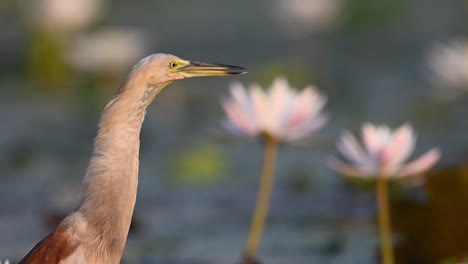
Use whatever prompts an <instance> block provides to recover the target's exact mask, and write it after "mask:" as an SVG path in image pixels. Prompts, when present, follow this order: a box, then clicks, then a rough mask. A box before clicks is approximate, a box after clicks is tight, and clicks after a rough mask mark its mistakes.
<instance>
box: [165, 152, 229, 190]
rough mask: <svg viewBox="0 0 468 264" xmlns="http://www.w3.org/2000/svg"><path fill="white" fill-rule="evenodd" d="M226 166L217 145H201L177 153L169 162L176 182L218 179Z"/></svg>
mask: <svg viewBox="0 0 468 264" xmlns="http://www.w3.org/2000/svg"><path fill="white" fill-rule="evenodd" d="M227 166H228V161H227V158H226V157H225V155H224V153H223V152H222V151H220V150H219V149H218V148H217V147H215V146H211V145H202V146H196V147H193V148H191V149H189V150H187V151H185V152H183V153H180V154H179V155H177V156H176V157H175V158H174V159H173V160H172V162H171V163H170V169H169V172H170V175H171V177H172V179H174V180H175V181H176V182H178V183H188V184H197V183H207V182H212V181H215V180H218V179H219V178H220V176H221V175H223V174H224V172H225V171H226V168H227Z"/></svg>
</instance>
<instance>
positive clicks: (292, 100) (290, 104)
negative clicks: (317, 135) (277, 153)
mask: <svg viewBox="0 0 468 264" xmlns="http://www.w3.org/2000/svg"><path fill="white" fill-rule="evenodd" d="M230 92H231V96H232V97H231V98H230V99H228V100H225V101H224V102H223V103H222V106H223V108H224V111H225V112H226V115H227V119H226V120H225V123H224V127H225V128H226V129H227V130H228V131H229V132H231V133H234V134H238V135H243V136H258V135H261V134H266V135H269V136H271V137H273V138H276V139H277V140H280V141H294V140H300V139H303V138H305V137H307V136H309V135H310V134H311V133H313V132H316V131H317V130H319V129H320V128H322V127H323V126H324V125H325V124H326V121H327V118H326V116H325V114H324V113H322V108H323V106H324V105H325V103H326V98H325V97H324V96H323V95H321V94H320V93H319V92H318V91H317V89H316V88H315V87H314V86H312V85H310V86H307V87H306V88H304V89H303V90H302V91H300V92H297V91H296V90H295V89H294V88H293V87H291V86H290V85H289V83H288V81H287V80H286V79H285V78H283V77H278V78H276V79H275V80H274V81H273V84H272V85H271V87H270V89H269V90H268V91H264V90H262V88H261V87H260V86H259V85H257V84H252V85H250V87H249V90H246V88H244V86H243V85H242V84H241V83H238V82H236V83H233V84H232V85H231V87H230Z"/></svg>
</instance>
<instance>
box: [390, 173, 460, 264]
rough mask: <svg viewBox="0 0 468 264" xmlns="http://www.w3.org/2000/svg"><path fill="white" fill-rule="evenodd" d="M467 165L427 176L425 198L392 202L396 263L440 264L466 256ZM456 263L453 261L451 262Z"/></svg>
mask: <svg viewBox="0 0 468 264" xmlns="http://www.w3.org/2000/svg"><path fill="white" fill-rule="evenodd" d="M467 190H468V166H467V165H464V166H459V167H452V168H447V169H444V170H441V171H439V172H437V173H434V174H432V175H430V177H428V178H427V181H426V191H427V193H428V199H427V201H424V202H421V201H414V200H401V201H399V202H398V203H393V204H392V221H393V223H394V229H395V232H396V233H398V234H399V235H400V236H401V242H400V243H399V244H398V245H397V247H396V248H395V250H396V254H397V258H398V260H399V261H398V263H411V264H413V263H414V264H417V263H425V264H426V263H428V264H430V263H441V262H440V261H446V262H442V263H452V262H447V260H450V259H457V260H460V259H462V258H463V257H465V256H468V221H467V219H468V192H467ZM453 263H455V262H453Z"/></svg>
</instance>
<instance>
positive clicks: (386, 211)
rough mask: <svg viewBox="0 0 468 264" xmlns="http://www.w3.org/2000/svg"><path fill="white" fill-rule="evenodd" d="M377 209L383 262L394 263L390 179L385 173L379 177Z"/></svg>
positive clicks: (386, 263) (384, 263) (383, 263)
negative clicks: (389, 195)
mask: <svg viewBox="0 0 468 264" xmlns="http://www.w3.org/2000/svg"><path fill="white" fill-rule="evenodd" d="M376 188H377V210H378V219H379V229H380V243H381V245H380V246H381V257H382V264H393V263H394V257H393V245H392V226H391V223H390V208H389V200H388V179H387V177H385V175H379V176H378V177H377V187H376Z"/></svg>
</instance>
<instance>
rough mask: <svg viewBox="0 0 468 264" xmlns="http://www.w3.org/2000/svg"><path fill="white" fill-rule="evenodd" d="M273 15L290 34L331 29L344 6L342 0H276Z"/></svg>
mask: <svg viewBox="0 0 468 264" xmlns="http://www.w3.org/2000/svg"><path fill="white" fill-rule="evenodd" d="M273 6H274V10H273V12H274V15H275V17H276V18H277V19H278V20H279V22H280V24H279V26H280V27H282V28H284V29H285V31H286V32H287V33H289V34H291V35H292V36H296V37H298V36H305V35H307V34H309V33H312V32H322V31H328V30H330V29H332V28H333V27H334V26H335V25H336V24H337V23H336V22H337V21H338V19H339V17H340V13H341V11H342V9H343V7H344V1H343V0H276V1H275V2H274V5H273Z"/></svg>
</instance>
